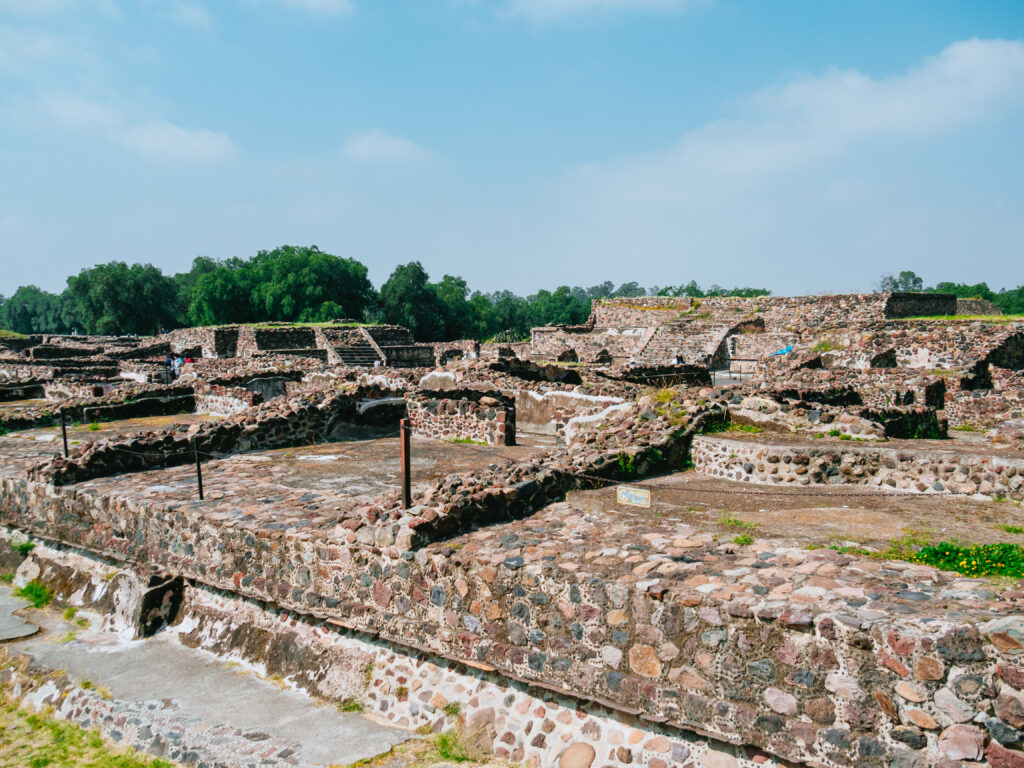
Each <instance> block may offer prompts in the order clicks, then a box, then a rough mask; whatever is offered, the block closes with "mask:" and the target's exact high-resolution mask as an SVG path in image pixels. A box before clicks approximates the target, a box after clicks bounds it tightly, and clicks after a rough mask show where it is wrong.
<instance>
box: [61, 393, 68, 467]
mask: <svg viewBox="0 0 1024 768" xmlns="http://www.w3.org/2000/svg"><path fill="white" fill-rule="evenodd" d="M60 434H61V437H63V438H64V458H65V459H66V458H67V457H68V425H67V422H66V421H65V420H64V407H63V406H61V409H60Z"/></svg>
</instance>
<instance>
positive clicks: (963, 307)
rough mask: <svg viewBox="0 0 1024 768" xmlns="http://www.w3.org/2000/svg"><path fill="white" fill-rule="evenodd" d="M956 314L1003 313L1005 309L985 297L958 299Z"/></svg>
mask: <svg viewBox="0 0 1024 768" xmlns="http://www.w3.org/2000/svg"><path fill="white" fill-rule="evenodd" d="M956 314H958V315H1001V314H1003V311H1002V310H1001V309H1000V308H999V307H997V306H996V305H995V304H993V303H992V302H991V301H987V300H985V299H957V300H956Z"/></svg>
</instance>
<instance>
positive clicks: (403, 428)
mask: <svg viewBox="0 0 1024 768" xmlns="http://www.w3.org/2000/svg"><path fill="white" fill-rule="evenodd" d="M398 428H399V433H400V434H399V437H400V439H401V448H400V450H401V454H402V509H408V508H409V507H411V506H412V485H411V481H410V479H409V433H410V432H412V426H411V425H410V424H409V420H408V419H402V420H401V421H399V422H398Z"/></svg>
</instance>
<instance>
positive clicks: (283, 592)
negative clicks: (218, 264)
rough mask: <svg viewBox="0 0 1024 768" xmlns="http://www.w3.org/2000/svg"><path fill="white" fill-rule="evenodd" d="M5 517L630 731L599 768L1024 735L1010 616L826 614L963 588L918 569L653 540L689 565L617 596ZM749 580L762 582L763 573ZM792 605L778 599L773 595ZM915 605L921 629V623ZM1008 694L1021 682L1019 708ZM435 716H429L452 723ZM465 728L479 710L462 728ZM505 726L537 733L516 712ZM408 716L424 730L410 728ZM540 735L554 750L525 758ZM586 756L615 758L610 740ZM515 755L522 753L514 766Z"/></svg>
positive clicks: (302, 543)
mask: <svg viewBox="0 0 1024 768" xmlns="http://www.w3.org/2000/svg"><path fill="white" fill-rule="evenodd" d="M701 439H703V438H701ZM0 514H2V516H3V519H4V521H5V522H7V523H9V524H12V525H16V526H17V527H18V528H20V529H21V530H22V531H26V532H31V533H32V534H34V535H39V536H42V537H44V538H46V539H51V540H60V541H63V542H66V543H67V544H70V545H73V546H77V547H80V548H83V549H85V550H88V551H91V552H97V553H103V554H106V555H107V556H113V557H115V558H116V559H118V560H122V561H126V562H134V563H147V564H149V565H150V567H153V568H159V569H162V570H163V571H165V572H167V573H172V574H175V575H181V576H182V577H184V578H187V579H195V580H197V581H198V582H199V583H200V584H205V585H208V586H210V587H214V588H217V589H222V590H227V591H229V592H232V593H234V594H237V595H240V596H246V597H249V598H252V599H254V600H259V601H264V602H266V603H269V604H271V605H274V606H277V607H279V608H280V609H283V610H292V611H296V612H298V613H301V614H303V615H306V616H312V617H316V618H319V619H323V620H326V621H328V622H330V623H332V624H335V625H338V626H341V627H344V628H346V629H350V630H355V631H362V632H369V633H371V634H373V635H377V636H379V637H380V638H382V639H383V640H387V641H390V642H394V643H397V644H399V645H402V646H403V647H406V648H408V647H412V648H421V649H423V650H424V651H429V652H430V653H432V654H435V655H441V656H447V657H450V658H457V659H464V660H466V661H468V662H469V663H471V664H472V665H473V666H474V668H477V669H487V670H493V671H495V672H497V673H498V674H500V675H502V676H503V677H505V678H511V679H513V680H522V681H524V682H526V683H528V684H531V685H534V686H542V687H544V688H546V689H547V690H550V691H552V692H554V693H555V694H556V695H558V696H571V695H573V694H574V695H575V696H577V697H579V698H583V699H587V700H589V701H590V702H595V703H597V704H601V705H603V706H606V707H608V708H610V709H614V710H617V712H618V713H620V714H619V717H628V716H634V717H636V718H637V719H636V720H635V721H632V722H635V724H636V725H637V732H636V736H634V735H633V733H634V732H630V735H629V737H628V738H627V741H626V743H621V744H609V745H607V746H608V747H611V746H614V747H615V750H614V755H608V756H605V755H602V762H601V765H602V766H603V765H609V766H614V768H620V767H624V766H627V765H635V764H636V761H637V760H640V759H645V760H649V759H650V758H652V757H654V758H657V759H664V758H663V757H660V756H659V755H663V754H665V753H662V752H659V751H658V750H659V749H661V748H663V742H660V741H651V744H650V747H649V749H650V753H648V752H645V750H647V749H648V747H647V746H646V745H647V743H648V737H647V735H646V734H645V733H644V730H646V729H651V730H656V729H661V728H664V729H667V730H666V731H664V732H666V733H670V734H671V735H672V737H673V738H680V737H681V734H680V731H697V732H698V733H701V734H704V735H706V736H710V737H712V738H717V739H720V740H725V741H730V742H733V743H738V744H746V745H749V746H748V747H747V749H748V750H750V751H746V752H745V754H746V756H747V757H748V758H754V757H755V756H759V757H758V759H756V760H755V761H754V762H760V763H762V764H763V763H764V762H765V761H766V760H769V759H770V758H768V757H767V756H765V755H762V750H764V751H767V752H768V753H770V754H773V755H777V756H779V757H781V758H784V759H785V760H788V761H791V762H794V763H802V764H810V765H823V766H846V765H851V764H857V765H861V766H868V767H870V768H881V767H882V766H893V765H900V766H916V765H936V764H937V763H938V760H940V759H942V757H943V756H944V755H948V754H950V752H949V751H948V745H947V748H946V749H944V748H943V745H942V738H952V737H954V736H956V735H957V733H958V731H956V730H955V726H956V725H957V724H958V723H960V722H962V721H961V720H959V719H957V718H958V717H960V715H959V714H958V713H961V712H967V713H969V714H967V715H966V716H967V717H968V718H970V717H972V716H973V712H974V711H982V712H985V713H994V715H987V716H990V717H994V719H995V724H994V725H993V726H992V727H993V728H997V727H999V725H1000V723H1003V727H1010V728H1011V732H1012V725H1011V726H1006V725H1005V722H1004V721H1006V722H1009V723H1014V722H1016V721H1017V719H1018V718H1019V717H1020V706H1021V705H1022V701H1024V699H1022V696H1024V694H1021V693H1020V691H1019V688H1020V687H1021V686H1024V678H1019V677H1018V675H1019V674H1020V672H1019V667H1016V666H1014V665H1015V664H1018V663H1019V657H1018V656H1017V654H1019V652H1020V648H1021V643H1020V642H1019V641H1018V640H1016V639H1015V638H1017V637H1021V636H1022V635H1021V633H1022V631H1024V623H1022V621H1021V619H1020V614H1019V613H1015V612H1014V611H1013V607H1012V606H1008V608H1009V612H1008V613H1007V614H1006V615H1005V616H1000V615H998V614H995V615H993V614H992V613H988V614H986V612H985V611H984V610H983V609H981V608H977V609H974V611H973V612H972V614H971V615H970V616H964V617H961V616H948V615H940V616H936V617H933V619H932V620H930V621H928V622H920V621H916V620H915V617H914V616H913V615H911V616H910V617H909V618H908V619H907V620H903V619H901V618H900V617H899V616H898V615H897V614H896V613H894V614H892V615H884V614H883V615H879V616H874V617H873V618H869V619H866V618H861V617H860V616H859V615H858V612H857V609H856V608H854V607H850V606H848V605H846V604H845V603H841V602H840V603H839V604H838V605H833V607H831V608H829V609H827V610H823V609H822V605H823V604H824V603H825V601H824V600H823V597H824V596H826V595H829V594H830V593H829V589H828V588H827V587H823V586H816V584H818V583H831V582H830V579H835V578H837V576H838V574H840V573H844V574H857V573H859V574H862V578H863V579H864V585H863V588H858V587H850V588H849V589H851V590H853V591H851V592H849V594H850V595H851V596H856V595H861V594H862V593H863V592H864V590H865V589H867V591H872V588H873V587H874V585H873V583H872V579H873V578H877V577H879V575H881V578H883V579H884V578H885V577H884V573H885V568H896V567H900V568H902V570H901V571H899V572H898V579H899V580H901V581H902V583H903V585H904V586H903V589H909V590H910V592H911V593H912V594H914V595H916V594H917V592H915V591H914V590H915V589H920V588H921V585H924V584H928V585H930V586H929V587H928V588H929V589H930V590H932V591H933V592H936V593H937V592H938V591H940V590H943V589H946V590H947V591H949V590H952V591H956V589H957V588H961V589H963V588H966V587H963V586H960V583H959V582H957V584H949V582H948V581H943V580H944V579H946V578H948V577H944V576H942V575H940V574H938V573H937V572H935V571H934V569H930V568H926V567H923V566H912V565H910V564H906V563H903V564H896V563H889V564H878V563H871V562H870V561H860V560H857V559H856V558H854V557H849V556H844V555H841V554H840V553H837V552H833V551H831V550H827V549H826V550H824V551H819V552H812V553H808V552H806V551H802V550H793V551H790V550H787V549H785V548H781V549H780V548H778V547H775V548H764V549H763V551H761V555H763V556H764V557H763V558H762V557H760V556H758V555H757V554H756V553H755V554H752V555H751V556H750V557H742V556H736V554H735V553H732V554H729V552H728V548H725V549H723V547H722V546H717V547H716V546H715V545H714V544H712V543H710V538H709V541H708V543H706V544H705V543H700V542H689V541H685V540H683V541H681V543H680V544H678V545H676V544H675V543H674V542H673V541H672V540H671V539H669V540H667V541H664V542H661V541H660V540H658V539H655V540H654V541H653V542H652V544H653V545H654V546H658V547H665V548H668V549H667V552H668V553H673V552H678V553H679V555H678V559H677V560H673V559H672V558H671V557H668V556H666V557H665V558H664V559H663V560H656V561H654V563H655V564H656V565H657V566H658V570H657V571H656V572H655V571H652V570H651V569H650V568H649V567H647V566H649V563H647V562H646V561H645V560H644V559H643V558H637V566H636V567H637V568H640V566H644V568H643V569H641V570H640V571H639V572H635V573H633V572H630V571H629V570H628V569H627V570H621V569H620V570H618V571H616V572H615V573H616V574H617V575H618V578H616V577H615V576H612V577H608V576H602V575H600V574H603V573H604V572H603V571H600V572H599V573H594V572H593V569H594V568H595V565H587V566H585V567H583V568H579V565H581V564H580V563H577V564H576V565H577V568H570V569H565V568H561V567H559V563H558V562H557V561H555V562H548V561H545V560H542V559H540V558H538V559H536V560H535V561H534V560H532V559H531V560H530V562H527V557H528V556H529V546H528V545H527V544H526V543H525V542H524V543H523V545H522V546H520V547H517V548H513V549H511V550H506V551H502V550H500V549H499V550H487V549H483V550H482V549H481V548H480V547H479V546H470V547H465V548H462V549H458V550H453V549H451V548H446V547H444V546H438V547H431V548H428V549H423V550H420V551H418V552H417V553H415V554H414V555H413V556H412V557H411V558H404V557H399V558H397V559H396V558H391V557H389V556H387V555H386V553H382V552H381V551H380V550H377V549H374V548H373V547H372V546H361V545H360V544H359V543H358V534H357V533H356V532H355V531H353V532H351V533H352V536H351V539H347V538H346V537H340V538H339V537H337V536H335V535H330V534H328V535H324V534H318V533H311V532H305V531H292V532H283V531H277V532H269V531H268V532H263V531H261V532H260V534H259V535H258V536H257V535H254V533H253V532H252V531H250V530H248V529H247V528H246V527H245V526H244V525H240V524H234V525H221V524H213V523H212V521H210V520H209V519H207V518H206V517H205V516H204V514H203V512H202V510H201V509H197V508H196V507H194V506H193V505H180V504H176V505H173V508H172V507H170V506H167V505H164V504H161V503H159V502H155V501H147V502H139V501H138V500H137V499H133V498H125V497H118V496H97V495H95V494H94V493H93V492H91V491H89V490H87V489H85V488H82V487H79V488H77V489H74V490H73V491H72V490H63V489H54V488H52V487H47V486H44V485H41V484H37V483H32V482H30V481H25V480H13V479H10V478H5V479H4V480H3V481H2V486H0ZM705 548H709V549H708V551H707V552H705ZM613 551H614V552H616V556H615V561H616V563H621V560H620V557H621V556H620V555H618V550H617V549H615V548H613ZM543 552H544V550H543V549H542V550H541V552H540V553H539V554H543ZM557 554H558V553H557V551H553V552H552V555H557ZM705 557H706V558H708V559H706V560H704V559H703V558H705ZM552 560H557V558H555V557H553V558H552ZM769 561H771V562H770V563H769ZM757 563H765V565H763V566H762V569H760V570H758V569H756V568H755V567H754V566H755V565H756V564H757ZM789 565H792V567H787V566H789ZM688 566H689V567H688ZM798 566H800V567H802V570H803V572H804V573H805V574H813V573H814V572H815V571H816V570H818V569H820V570H818V573H817V575H815V576H813V577H812V576H807V575H803V576H801V575H800V573H801V572H800V571H798V570H797V567H798ZM808 566H812V567H810V568H808ZM872 566H874V570H870V569H871V567H872ZM879 567H881V568H882V571H881V572H879V570H878V569H879ZM577 569H579V570H578V572H577ZM736 569H738V571H737V570H736ZM765 569H768V570H765ZM866 569H867V570H866ZM733 571H736V573H738V574H747V576H748V577H750V578H754V579H755V582H757V583H760V582H759V581H757V579H758V578H760V579H762V580H766V581H767V583H768V584H769V585H772V586H768V587H765V588H764V592H763V593H761V594H762V595H763V596H762V597H756V596H755V597H753V599H749V598H748V596H747V593H746V591H745V590H743V589H740V588H739V587H738V585H732V583H731V582H726V581H725V579H726V576H725V575H724V574H725V573H732V572H733ZM872 574H874V575H872ZM734 576H735V578H739V576H738V575H735V574H733V575H730V576H729V577H728V578H733V577H734ZM776 577H777V578H778V581H775V582H773V581H772V579H773V578H776ZM808 579H810V581H808ZM794 581H795V584H794V583H793V582H794ZM887 584H888V582H886V587H885V588H886V589H888V588H889V587H888V586H887ZM783 585H784V586H786V587H787V589H785V590H778V589H777V587H779V586H783ZM920 594H922V595H924V594H926V593H924V592H921V593H920ZM928 594H930V593H928ZM850 599H851V600H852V599H854V598H853V597H851V598H850ZM830 605H831V603H830ZM907 605H908V606H909V605H913V606H916V607H915V608H914V610H916V611H920V610H922V607H921V604H920V603H909V602H908V603H907ZM214 639H215V638H214ZM196 642H197V643H198V642H200V640H199V639H198V637H197V638H196ZM390 663H391V662H390V661H389V660H388V659H387V658H385V660H384V663H383V665H382V667H381V668H380V670H377V669H376V668H375V669H374V678H376V677H378V676H379V677H381V678H382V680H384V681H387V682H388V684H389V685H390V688H389V689H388V690H389V691H393V692H394V694H395V696H396V698H397V697H398V696H399V695H400V694H399V692H398V690H397V687H398V686H405V687H406V688H407V691H406V695H408V696H409V699H411V700H412V701H413V702H414V703H415V702H417V701H419V699H418V696H417V695H416V694H417V693H418V690H419V688H420V686H418V685H415V684H414V683H413V681H415V680H417V679H418V677H413V678H407V679H406V680H401V679H400V677H401V676H404V674H405V673H404V671H403V672H399V671H398V670H399V668H401V665H399V666H398V667H396V668H395V670H394V671H395V673H396V676H395V677H393V678H392V677H390V676H389V674H388V672H389V666H388V664H390ZM1000 670H1002V671H1001V672H1000ZM947 676H948V677H947ZM1007 680H1009V681H1018V682H1017V683H1016V685H1017V686H1018V688H1017V689H1014V688H1012V687H1008V686H1007V684H1006V681H1007ZM434 684H435V685H437V684H439V682H438V683H434ZM947 687H948V689H949V690H946V689H947ZM381 690H383V687H382V688H381ZM379 695H380V694H378V696H379ZM371 700H372V699H371ZM432 700H433V697H432ZM487 700H488V701H490V698H489V696H488V697H487ZM437 701H438V704H432V706H434V707H435V708H436V707H438V706H443V704H440V700H437ZM421 703H422V702H421ZM428 703H429V702H428ZM516 703H517V702H516V699H513V701H512V702H510V704H509V705H506V706H510V705H511V704H516ZM519 705H521V700H520V701H519ZM410 706H411V705H410ZM993 707H994V709H993ZM422 709H423V708H422V707H421V710H420V711H422ZM473 709H475V705H474V704H473V701H472V698H470V699H469V701H468V702H467V710H470V711H472V710H473ZM567 709H568V707H567ZM427 711H428V713H429V710H427ZM514 711H516V713H517V714H519V715H525V714H526V712H525V711H524V712H521V713H520V712H519V711H518V706H517V707H516V708H515V710H514ZM399 712H400V716H407V717H409V716H412V710H411V708H410V709H399ZM407 712H408V713H409V714H406V713H407ZM554 712H555V713H556V714H557V713H558V712H559V710H558V709H557V708H556V709H554ZM496 714H497V713H496ZM584 715H585V713H584ZM508 716H510V715H506V717H508ZM534 716H535V717H539V718H543V717H544V715H540V714H537V713H536V712H535V715H534ZM998 718H1003V720H1000V719H998ZM580 720H583V718H580ZM495 722H497V719H496V721H495ZM626 722H630V721H629V720H626ZM555 727H557V726H556V725H555V723H554V722H553V723H552V726H549V728H551V730H549V731H545V729H543V728H542V729H541V732H540V734H537V733H535V732H534V733H531V734H529V735H530V737H531V742H530V743H531V746H534V747H538V748H539V747H541V746H543V747H545V748H547V747H549V746H551V743H550V742H549V741H548V740H547V739H548V736H550V734H551V732H553V729H554V728H555ZM970 727H971V728H973V726H970ZM524 728H525V724H524ZM950 728H954V730H953V731H949V729H950ZM506 730H509V729H508V728H506ZM975 730H976V731H977V733H975ZM975 730H972V731H970V732H969V734H968V735H970V736H971V738H972V740H973V739H976V740H977V749H978V751H979V755H980V750H981V749H982V747H983V746H984V743H985V731H982V730H978V729H975ZM940 732H941V734H942V736H941V737H940V735H939V734H940ZM947 734H948V736H947ZM524 735H525V734H524ZM538 735H544V736H545V738H544V739H542V740H539V741H537V743H534V742H533V740H534V739H536V738H537V736H538ZM588 735H589V736H590V738H591V739H593V741H594V743H595V744H600V745H602V746H605V745H604V741H603V739H604V738H606V732H605V730H604V729H601V730H600V731H599V732H588ZM607 737H608V738H609V739H610V738H611V734H608V736H607ZM634 738H635V741H634ZM682 738H683V739H684V741H685V740H686V737H685V735H683V736H682ZM691 738H692V737H691ZM499 741H501V738H500V735H499ZM520 743H521V742H518V741H517V740H516V738H513V741H512V742H511V743H510V744H509V747H512V749H510V753H511V752H513V751H514V746H515V745H516V744H520ZM972 743H973V742H972ZM692 744H693V745H694V746H693V747H690V748H692V749H693V754H692V758H693V759H694V760H698V759H699V760H700V761H701V763H700V764H701V765H702V766H705V767H707V768H721V767H723V766H735V765H737V764H738V760H737V758H736V755H735V753H726V754H711V755H710V756H708V755H709V753H707V752H705V750H706V749H707V746H706V742H703V743H702V742H701V741H700V740H699V739H693V740H692ZM641 745H644V747H643V748H642V749H641ZM684 746H685V744H684ZM620 747H621V750H620V749H619V748H620ZM670 748H671V747H670ZM712 750H713V751H715V750H716V748H715V747H712ZM609 752H611V750H610V749H609ZM525 753H526V750H525V748H524V752H523V754H525ZM555 754H557V753H555ZM1009 754H1010V756H1011V757H1014V756H1015V755H1016V756H1019V754H1020V753H1019V751H1016V752H1014V751H1010V753H1009ZM727 755H731V757H730V756H727ZM690 757H691V755H689V754H687V755H685V756H682V755H681V756H680V758H679V760H680V761H681V762H683V764H685V762H686V760H687V759H689V758H690ZM1018 759H1019V758H1018ZM1006 765H1011V764H1010V763H1006Z"/></svg>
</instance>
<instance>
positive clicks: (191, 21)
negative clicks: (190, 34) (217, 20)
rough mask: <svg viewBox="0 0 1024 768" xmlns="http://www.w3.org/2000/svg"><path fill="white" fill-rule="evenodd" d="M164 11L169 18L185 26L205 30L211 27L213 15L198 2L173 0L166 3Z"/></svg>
mask: <svg viewBox="0 0 1024 768" xmlns="http://www.w3.org/2000/svg"><path fill="white" fill-rule="evenodd" d="M166 13H167V16H168V17H169V18H170V19H171V20H173V21H176V22H178V23H179V24H183V25H185V26H186V27H195V28H196V29H207V30H208V29H212V28H213V17H211V16H210V14H209V12H208V11H207V10H206V8H204V7H203V6H202V5H200V4H199V3H186V2H183V1H182V0H175V1H174V2H171V3H168V4H167V11H166Z"/></svg>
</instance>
